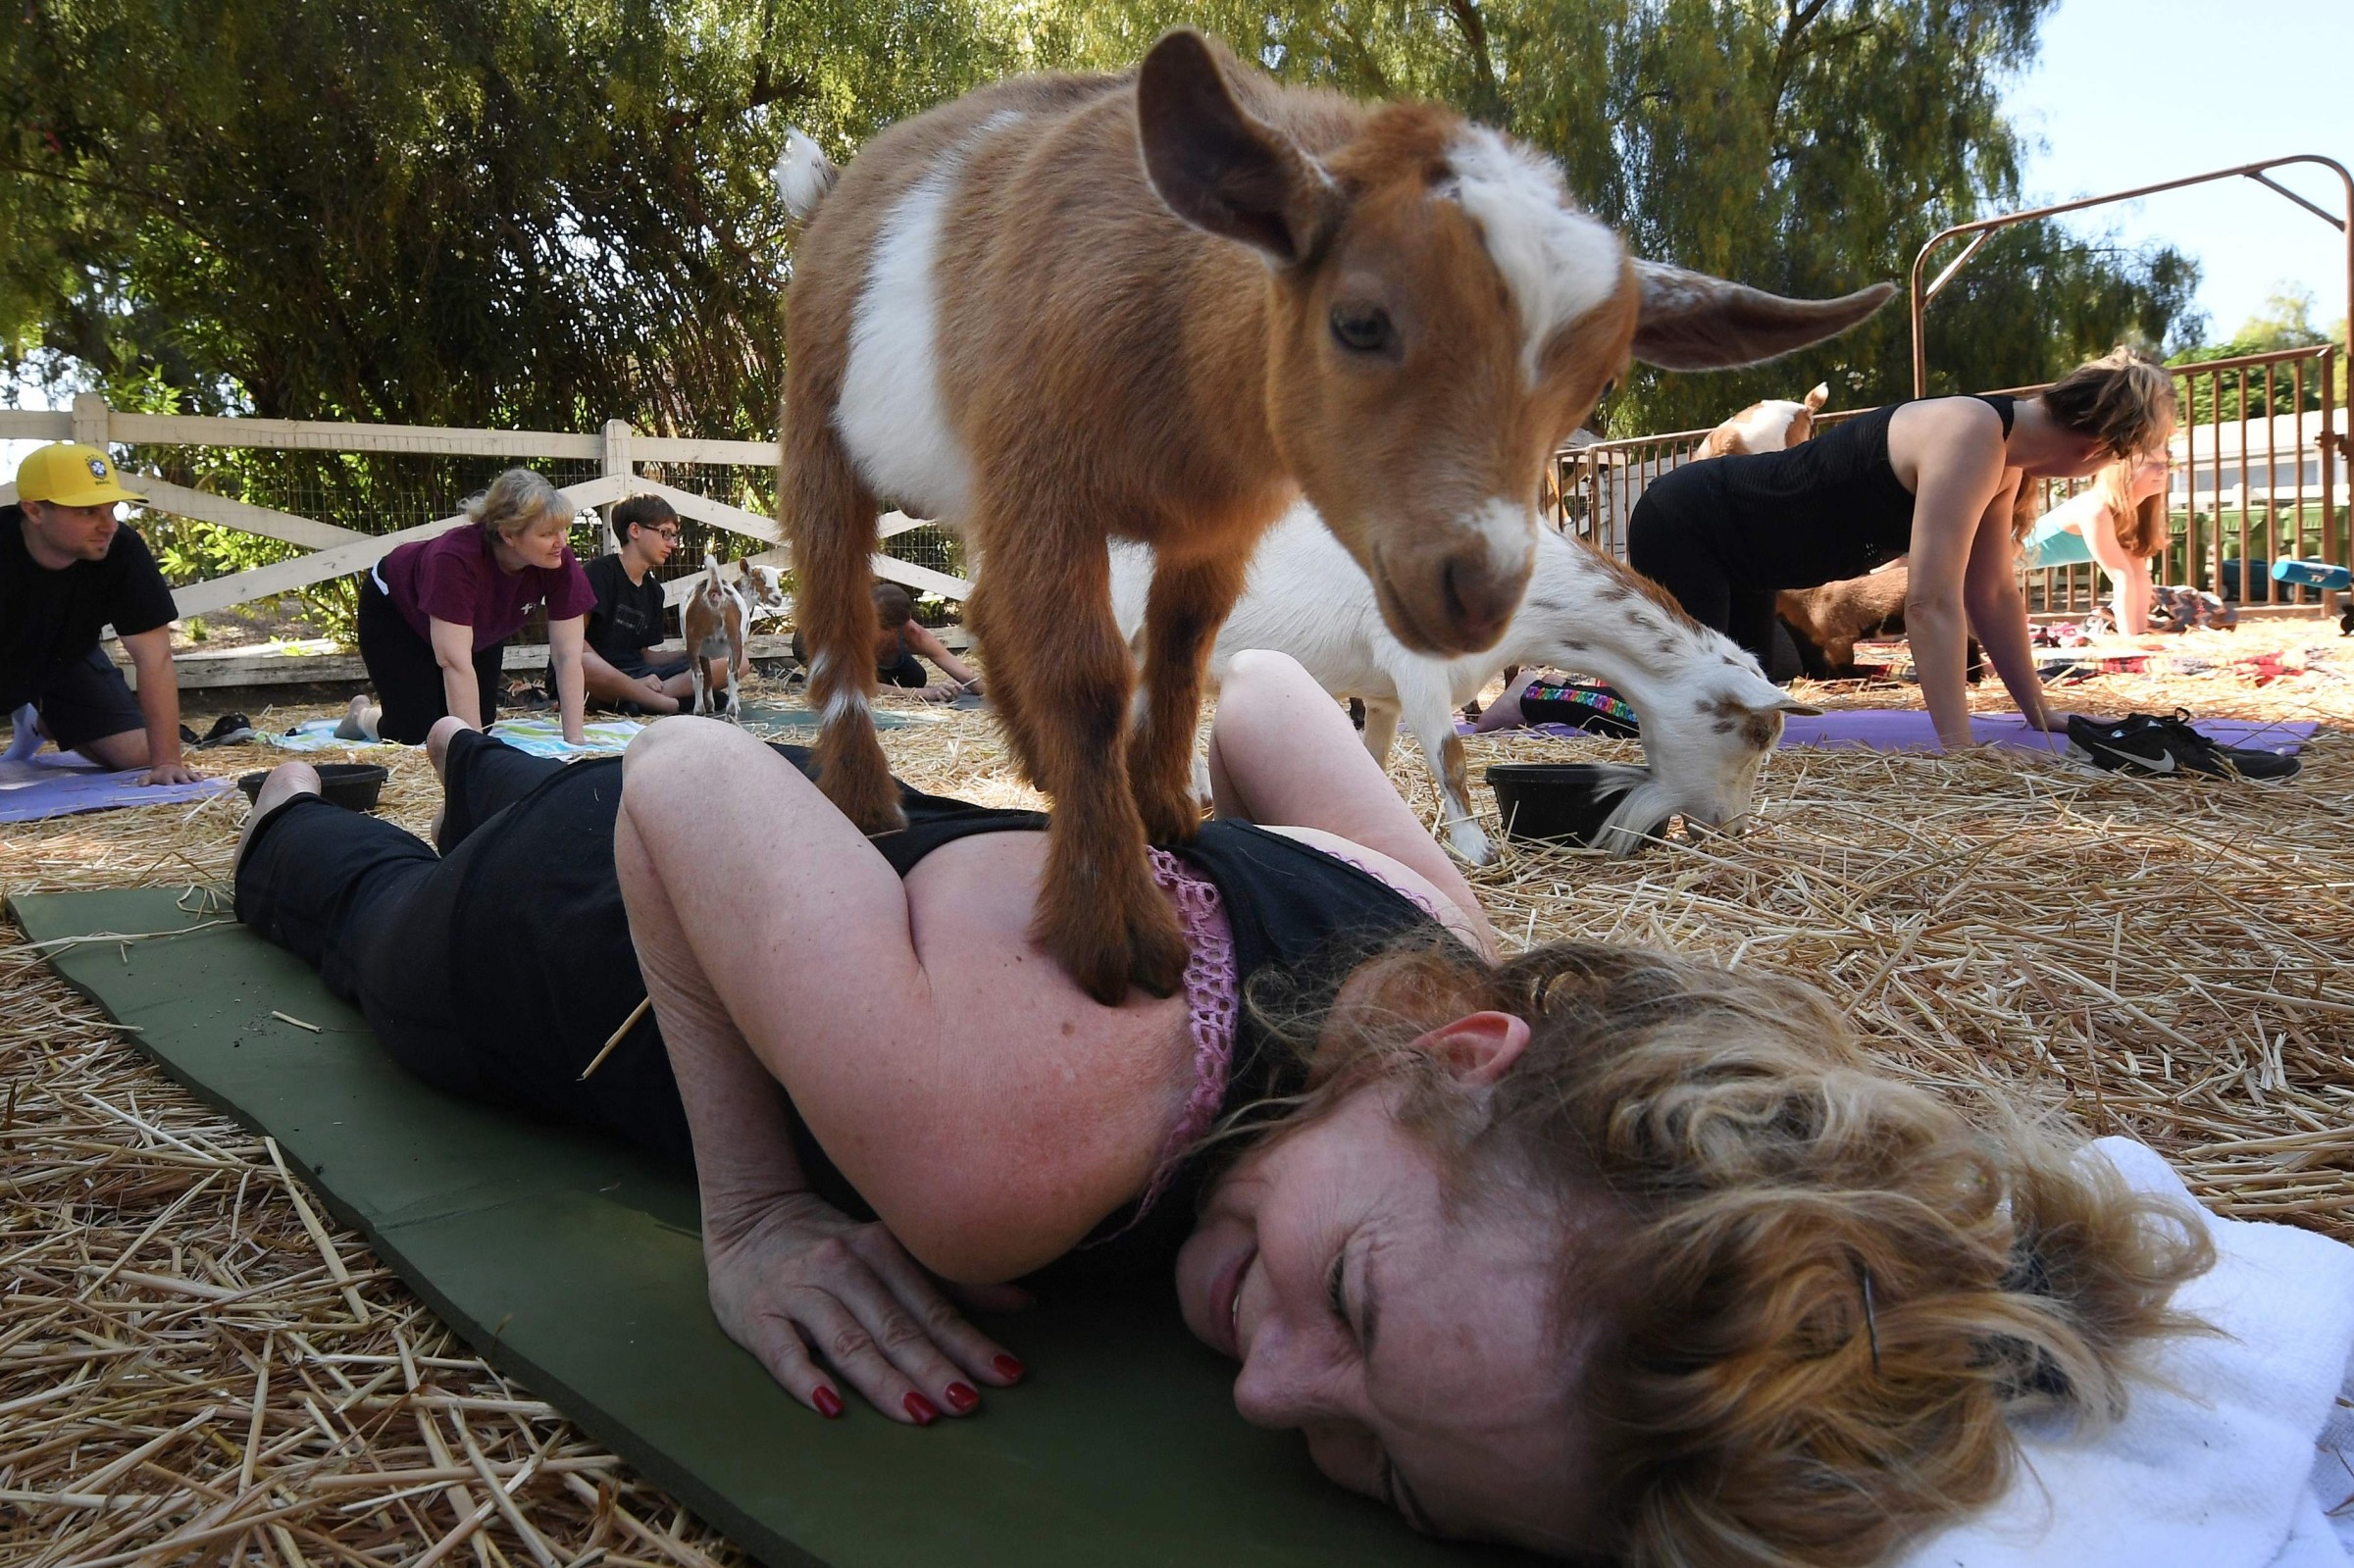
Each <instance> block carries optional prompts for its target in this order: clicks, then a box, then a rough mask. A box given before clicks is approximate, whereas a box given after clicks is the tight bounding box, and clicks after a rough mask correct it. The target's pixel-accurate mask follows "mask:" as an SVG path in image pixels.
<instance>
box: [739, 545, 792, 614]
mask: <svg viewBox="0 0 2354 1568" xmlns="http://www.w3.org/2000/svg"><path fill="white" fill-rule="evenodd" d="M737 591H738V592H739V593H742V595H743V604H744V609H745V610H746V611H747V612H748V613H749V614H750V615H751V616H752V617H753V618H755V619H757V618H758V617H761V616H769V615H783V614H784V613H785V612H786V610H787V609H789V608H790V606H789V605H788V604H787V603H786V601H785V574H784V573H782V572H780V571H778V570H777V569H776V568H775V567H773V566H762V565H760V564H759V563H758V562H755V561H748V560H747V561H745V562H744V563H743V575H742V579H741V580H740V581H739V582H738V583H737Z"/></svg>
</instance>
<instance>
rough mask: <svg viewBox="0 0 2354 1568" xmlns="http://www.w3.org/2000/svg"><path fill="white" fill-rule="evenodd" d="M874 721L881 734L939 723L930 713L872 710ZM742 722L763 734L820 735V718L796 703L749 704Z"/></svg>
mask: <svg viewBox="0 0 2354 1568" xmlns="http://www.w3.org/2000/svg"><path fill="white" fill-rule="evenodd" d="M871 717H872V718H873V719H874V721H875V728H876V729H878V730H906V729H909V728H912V727H913V726H915V725H919V724H938V723H939V722H940V720H939V718H938V717H937V716H936V715H933V714H929V713H892V712H889V711H887V710H885V709H881V708H877V709H875V710H873V712H872V714H871ZM742 719H743V722H744V724H745V725H746V726H749V727H754V728H758V729H762V730H807V731H809V732H810V733H813V734H814V733H816V731H817V714H816V713H815V712H814V711H812V710H811V709H808V708H805V707H802V706H801V705H800V704H799V703H794V702H747V703H745V704H744V705H743V713H742Z"/></svg>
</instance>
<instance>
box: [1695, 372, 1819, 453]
mask: <svg viewBox="0 0 2354 1568" xmlns="http://www.w3.org/2000/svg"><path fill="white" fill-rule="evenodd" d="M1830 398H1831V387H1830V383H1829V382H1828V381H1818V382H1817V383H1816V386H1815V389H1814V390H1813V391H1811V392H1809V393H1808V394H1807V395H1806V397H1805V398H1804V399H1803V400H1801V401H1799V402H1796V403H1793V402H1791V401H1790V400H1789V399H1788V398H1784V397H1773V398H1767V399H1766V401H1765V402H1763V403H1752V404H1750V405H1749V407H1747V408H1745V409H1743V410H1742V411H1741V412H1740V413H1738V414H1735V415H1734V416H1733V417H1732V418H1731V419H1729V420H1726V421H1725V422H1724V423H1723V424H1722V425H1719V426H1717V427H1716V428H1715V429H1714V430H1711V431H1709V433H1708V434H1707V435H1706V436H1704V437H1702V439H1701V443H1700V446H1699V448H1698V449H1697V450H1696V451H1694V452H1693V454H1692V456H1693V457H1694V458H1695V459H1699V458H1704V457H1739V456H1741V455H1742V454H1743V453H1747V452H1779V451H1782V450H1784V449H1785V448H1788V447H1793V446H1796V445H1798V443H1799V442H1801V441H1807V440H1812V439H1814V436H1815V416H1816V415H1817V414H1819V413H1821V412H1822V405H1823V404H1825V403H1827V402H1829V401H1830Z"/></svg>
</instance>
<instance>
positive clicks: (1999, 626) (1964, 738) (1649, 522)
mask: <svg viewBox="0 0 2354 1568" xmlns="http://www.w3.org/2000/svg"><path fill="white" fill-rule="evenodd" d="M2174 430H2175V383H2174V380H2173V379H2172V378H2171V377H2169V376H2168V375H2167V372H2166V368H2165V367H2164V366H2162V365H2160V364H2159V363H2158V362H2157V361H2156V360H2154V359H2152V358H2150V357H2149V356H2148V355H2146V354H2143V353H2141V352H2140V351H2138V350H2135V349H2129V348H2121V349H2118V350H2116V351H2115V352H2114V353H2111V354H2108V355H2106V356H2104V357H2103V358H2100V359H2097V360H2094V361H2092V362H2091V363H2090V364H2087V365H2080V366H2078V367H2077V368H2076V369H2074V370H2073V371H2071V372H2069V373H2068V375H2067V376H2065V377H2063V378H2061V379H2060V380H2059V381H2057V382H2056V383H2054V384H2053V385H2052V386H2050V387H2047V388H2046V389H2045V390H2044V391H2042V392H2041V393H2039V394H2037V395H2036V396H2033V397H2012V396H2010V395H2008V394H2006V393H1993V394H1989V395H1986V396H1980V397H1932V398H1926V399H1923V400H1921V401H1919V402H1912V403H1897V404H1892V405H1891V406H1889V407H1887V408H1881V409H1874V410H1873V411H1871V412H1870V413H1868V414H1862V415H1858V416H1857V417H1856V418H1854V419H1851V420H1848V421H1846V422H1844V423H1843V424H1840V425H1838V426H1836V427H1834V428H1832V429H1831V430H1826V431H1824V432H1823V433H1822V434H1820V435H1817V436H1816V437H1815V438H1814V439H1813V440H1811V441H1808V442H1805V443H1804V444H1802V445H1799V446H1793V447H1791V448H1789V449H1788V450H1786V451H1780V452H1761V453H1757V454H1754V455H1750V456H1743V457H1719V458H1711V459H1708V460H1706V461H1703V462H1695V463H1686V464H1685V465H1684V466H1683V467H1681V468H1677V469H1671V470H1669V471H1668V472H1667V473H1665V474H1663V475H1662V476H1661V477H1660V478H1658V479H1657V480H1654V481H1652V482H1651V485H1650V486H1649V487H1648V488H1647V489H1645V490H1644V492H1643V494H1642V497H1641V499H1639V500H1637V501H1636V502H1635V509H1634V512H1633V514H1632V515H1631V516H1630V517H1629V518H1628V519H1627V531H1626V560H1627V565H1629V566H1631V567H1633V568H1634V569H1635V570H1636V571H1638V572H1640V573H1642V574H1643V575H1644V576H1645V577H1647V578H1650V579H1651V580H1652V581H1653V582H1658V583H1659V584H1660V585H1661V586H1663V587H1664V588H1665V589H1666V590H1667V591H1668V592H1669V593H1672V594H1673V595H1675V599H1676V602H1677V603H1678V604H1680V605H1682V606H1683V608H1684V612H1685V613H1686V614H1688V615H1690V616H1691V617H1692V618H1693V619H1694V620H1696V621H1698V622H1700V623H1701V624H1702V625H1704V626H1709V627H1714V629H1716V630H1717V631H1719V632H1725V633H1727V634H1728V635H1730V636H1731V637H1732V638H1733V640H1734V641H1736V642H1738V643H1740V644H1741V645H1742V646H1743V647H1745V648H1747V649H1748V650H1749V651H1750V652H1751V653H1752V654H1754V655H1756V656H1757V659H1758V662H1759V663H1760V664H1761V665H1762V666H1764V667H1765V668H1767V669H1770V668H1772V652H1773V628H1774V594H1775V593H1776V592H1777V591H1779V590H1781V589H1783V588H1811V587H1818V586H1820V585H1821V584H1822V583H1825V582H1844V581H1846V580H1847V579H1849V578H1858V577H1862V576H1864V575H1865V574H1866V573H1868V572H1870V571H1871V570H1872V569H1873V568H1874V567H1877V566H1879V565H1880V564H1881V563H1883V562H1886V561H1890V560H1893V559H1895V558H1896V557H1897V556H1900V555H1906V556H1909V564H1910V569H1911V572H1912V579H1911V582H1909V584H1908V585H1907V588H1906V600H1905V634H1906V636H1907V637H1908V638H1909V639H1910V640H1911V642H1912V644H1913V664H1914V668H1915V669H1916V670H1917V671H1918V672H1919V680H1920V694H1921V697H1922V699H1923V700H1924V701H1925V702H1926V703H1927V705H1928V710H1929V714H1930V717H1931V718H1932V719H1933V720H1934V721H1935V722H1936V726H1937V738H1938V740H1939V741H1940V742H1942V743H1943V744H1945V745H1947V746H1966V745H1969V744H1970V700H1969V683H1968V682H1967V681H1966V680H1965V675H1964V672H1965V666H1966V663H1967V658H1966V649H1967V646H1968V643H1969V641H1970V634H1971V633H1972V632H1975V633H1976V636H1977V639H1978V641H1979V642H1980V643H1982V644H1983V645H1984V647H1985V650H1986V656H1987V657H1988V658H1989V659H1991V660H1992V661H1993V663H1994V670H1995V674H1997V675H1999V676H2001V677H2002V681H2003V685H2004V687H2005V688H2006V689H2007V690H2008V691H2009V692H2010V693H2011V699H2012V700H2013V701H2014V702H2016V703H2018V704H2019V711H2020V713H2021V715H2022V716H2024V717H2025V719H2026V721H2027V723H2029V724H2031V725H2033V726H2034V727H2035V728H2036V729H2038V730H2045V731H2062V732H2064V731H2066V729H2067V728H2068V720H2069V715H2067V714H2065V713H2061V712H2058V711H2055V710H2053V709H2050V708H2047V707H2046V706H2045V705H2044V700H2043V685H2042V683H2041V681H2040V680H2039V679H2038V678H2037V675H2036V671H2035V654H2034V649H2033V648H2032V647H2031V646H2030V645H2029V643H2028V640H2027V608H2026V601H2025V599H2024V598H2022V597H2021V593H2020V587H2019V581H2018V578H2017V575H2016V574H2015V572H2014V570H2013V565H2014V561H2015V558H2016V557H2015V550H2014V544H2013V533H2012V514H2013V501H2014V498H2015V497H2016V496H2017V495H2018V493H2019V487H2020V485H2021V483H2022V482H2023V481H2026V480H2031V479H2079V478H2082V477H2083V476H2085V475H2088V474H2091V473H2092V472H2093V471H2094V470H2096V469H2098V468H2100V467H2101V466H2103V465H2104V464H2108V463H2112V462H2116V461H2119V460H2121V459H2126V458H2134V457H2138V456H2140V455H2141V454H2143V453H2160V452H2163V451H2164V450H2165V449H2166V443H2167V440H2168V438H2169V437H2170V436H2172V435H2173V433H2174Z"/></svg>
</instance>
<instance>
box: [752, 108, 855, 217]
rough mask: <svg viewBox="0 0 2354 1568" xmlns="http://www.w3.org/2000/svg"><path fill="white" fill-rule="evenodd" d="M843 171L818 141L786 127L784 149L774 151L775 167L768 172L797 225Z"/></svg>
mask: <svg viewBox="0 0 2354 1568" xmlns="http://www.w3.org/2000/svg"><path fill="white" fill-rule="evenodd" d="M841 173H842V171H841V170H839V169H837V168H835V167H834V163H833V160H831V159H829V158H828V157H827V156H826V155H825V152H824V150H823V149H821V148H820V147H819V146H818V144H817V143H816V142H814V141H811V140H810V139H809V138H808V137H807V136H805V135H803V134H802V133H801V131H800V128H799V127H798V126H786V127H785V150H784V151H783V152H781V153H779V154H777V167H776V168H775V169H773V170H771V171H770V174H771V175H772V176H773V177H774V178H775V179H776V182H777V194H778V195H780V196H782V197H784V198H785V210H786V211H787V212H788V213H791V214H792V215H793V222H794V223H796V224H805V223H807V222H808V221H809V220H810V218H811V217H812V216H814V215H815V214H816V212H817V209H818V204H819V203H821V202H823V201H824V200H825V199H826V192H828V191H830V190H832V189H833V188H834V181H835V179H836V177H839V176H840V175H841Z"/></svg>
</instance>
